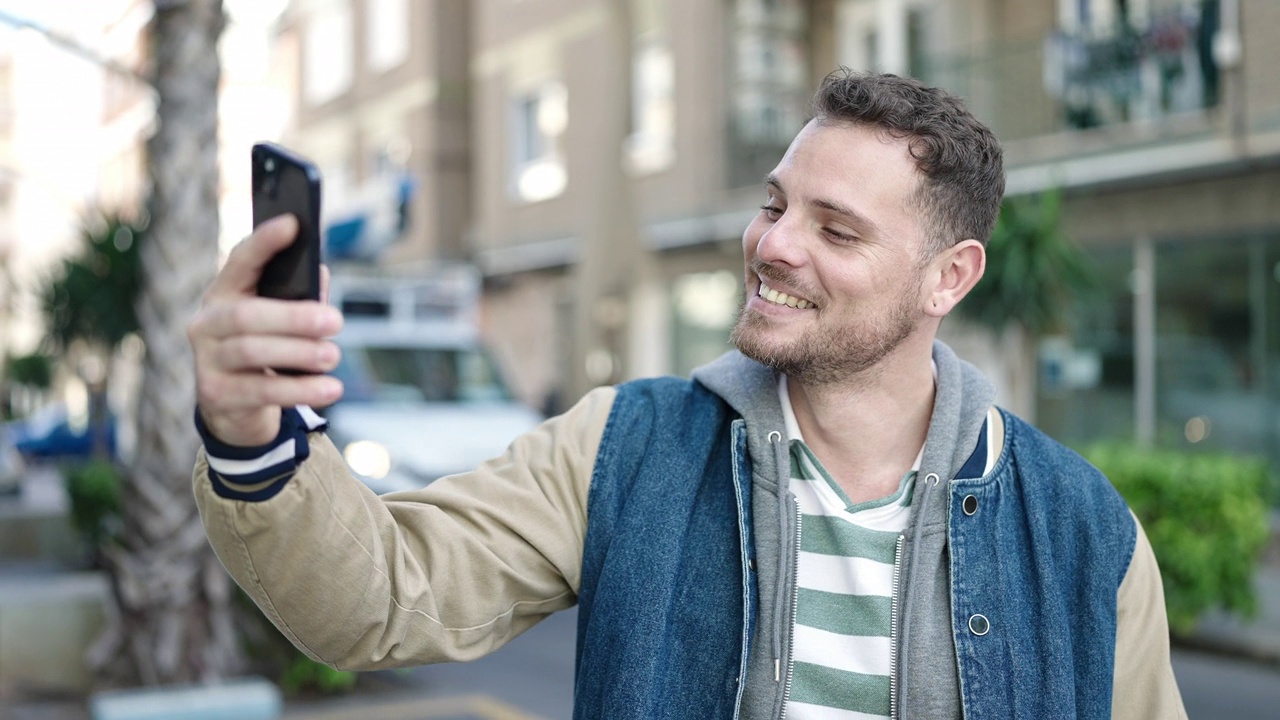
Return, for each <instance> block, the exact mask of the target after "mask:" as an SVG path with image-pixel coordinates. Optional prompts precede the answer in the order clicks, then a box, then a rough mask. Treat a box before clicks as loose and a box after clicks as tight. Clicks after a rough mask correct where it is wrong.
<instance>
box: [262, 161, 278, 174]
mask: <svg viewBox="0 0 1280 720" xmlns="http://www.w3.org/2000/svg"><path fill="white" fill-rule="evenodd" d="M262 169H264V170H266V171H267V172H275V171H276V161H275V160H274V159H272V158H267V159H266V161H264V162H263V163H262Z"/></svg>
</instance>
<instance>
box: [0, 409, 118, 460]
mask: <svg viewBox="0 0 1280 720" xmlns="http://www.w3.org/2000/svg"><path fill="white" fill-rule="evenodd" d="M7 431H8V433H9V435H10V437H11V439H12V441H13V445H14V447H15V448H16V449H17V450H18V452H19V453H20V454H21V455H22V457H24V458H26V459H28V460H62V459H87V458H89V457H91V456H92V455H93V444H94V438H93V434H92V432H91V428H90V425H89V420H88V417H87V415H79V414H74V415H73V414H72V413H69V412H68V410H67V406H66V405H64V404H61V403H59V404H54V405H49V406H48V407H45V408H43V409H41V410H37V411H36V412H34V413H32V414H31V415H28V416H27V417H25V418H22V419H21V420H15V421H14V422H11V423H9V425H8V426H7ZM102 432H104V433H105V439H104V441H105V442H106V449H107V452H108V454H109V455H110V456H111V457H116V420H115V416H114V415H113V414H111V413H110V412H108V414H107V423H106V427H105V429H103V431H102Z"/></svg>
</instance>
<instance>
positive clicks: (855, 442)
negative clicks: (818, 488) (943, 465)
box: [787, 338, 934, 503]
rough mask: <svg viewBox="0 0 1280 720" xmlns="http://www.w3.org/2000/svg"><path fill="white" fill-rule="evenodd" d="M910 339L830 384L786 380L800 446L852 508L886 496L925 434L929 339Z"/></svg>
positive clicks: (929, 402) (930, 386)
mask: <svg viewBox="0 0 1280 720" xmlns="http://www.w3.org/2000/svg"><path fill="white" fill-rule="evenodd" d="M913 340H915V338H913V339H912V340H909V341H907V342H904V343H903V344H902V345H901V346H900V347H898V348H896V349H895V350H894V351H893V352H891V353H890V354H889V355H886V356H885V357H884V358H883V359H882V360H881V362H879V363H877V365H876V366H875V367H872V368H868V369H867V370H865V371H863V372H861V373H859V374H858V375H857V376H856V377H851V378H848V379H846V380H844V381H841V382H838V383H824V384H821V385H815V384H812V383H805V382H804V381H803V380H801V379H799V378H788V379H787V390H788V393H789V395H790V399H791V407H792V410H793V411H794V412H795V416H796V423H797V424H798V425H799V426H800V432H801V433H802V434H803V435H804V439H805V444H807V445H808V446H809V448H810V449H811V450H813V452H814V454H816V455H817V456H818V458H819V459H820V460H821V461H822V464H823V465H824V466H825V467H826V469H827V471H828V472H829V473H831V474H832V476H833V477H834V478H835V480H836V482H837V483H839V485H840V486H841V488H842V489H844V491H845V494H847V495H848V496H849V498H850V499H851V500H852V501H853V502H855V503H858V502H863V501H866V500H874V499H877V498H881V497H884V496H886V495H889V494H892V493H893V492H894V491H895V490H896V489H897V487H898V482H899V481H900V480H901V478H902V476H903V474H905V473H906V472H907V471H908V470H910V469H911V466H912V464H913V463H914V461H915V459H916V456H917V455H918V454H919V452H920V448H921V447H922V446H923V445H924V439H925V436H926V435H927V434H928V432H929V419H930V416H931V415H932V413H933V398H934V379H933V368H932V339H931V338H928V342H925V343H921V342H913Z"/></svg>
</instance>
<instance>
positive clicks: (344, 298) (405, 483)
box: [322, 266, 542, 494]
mask: <svg viewBox="0 0 1280 720" xmlns="http://www.w3.org/2000/svg"><path fill="white" fill-rule="evenodd" d="M479 288H480V279H479V275H478V274H477V273H476V271H475V270H474V269H473V268H470V267H468V266H456V267H449V268H443V269H440V270H438V271H435V272H433V274H432V276H431V277H414V278H389V277H372V276H358V277H357V276H342V275H339V274H337V273H335V276H334V278H333V279H332V281H331V283H330V291H329V298H330V302H331V303H332V304H334V305H335V306H336V307H338V308H339V309H341V310H342V311H343V315H344V318H345V321H344V326H343V330H342V332H341V333H340V334H339V336H338V337H337V338H336V342H337V343H338V345H339V346H340V347H341V348H342V362H341V363H340V364H339V366H338V368H337V369H336V370H334V371H333V375H335V376H336V377H338V378H339V379H341V380H342V381H343V383H344V385H345V391H344V394H343V398H342V399H341V400H340V401H339V402H337V403H335V404H334V405H332V406H330V407H328V408H325V409H323V410H322V413H323V414H324V416H325V417H326V419H328V421H329V436H330V437H331V438H332V439H333V441H334V443H335V444H336V445H337V447H338V449H339V450H341V451H342V453H343V456H344V457H345V458H346V460H347V463H348V465H350V466H351V470H352V472H353V473H355V475H356V476H357V477H359V478H360V479H361V480H363V481H364V482H365V484H367V485H368V486H369V487H370V488H372V489H373V490H374V491H375V492H377V493H379V494H382V493H387V492H393V491H397V490H407V489H413V488H419V487H422V486H423V485H426V484H427V483H429V482H431V481H433V480H435V479H436V478H439V477H442V476H444V475H450V474H453V473H457V472H461V471H464V470H469V469H471V468H474V467H475V466H476V465H479V464H480V463H481V462H483V461H484V460H487V459H489V458H491V457H495V456H497V455H500V454H501V453H502V452H503V451H504V450H506V448H507V445H508V444H510V442H511V440H513V439H514V438H515V437H516V436H517V435H519V434H521V433H523V432H525V431H527V430H530V429H531V428H533V427H534V426H535V425H537V424H538V423H539V422H541V420H542V417H541V416H540V415H539V413H537V412H536V411H534V410H533V409H532V408H530V407H528V406H526V405H524V404H522V403H520V402H518V401H516V400H515V399H514V398H513V397H512V395H511V393H510V392H509V391H508V389H507V386H506V384H505V383H504V382H503V379H502V375H501V372H500V371H499V368H498V367H497V365H496V363H495V362H494V360H493V358H492V356H491V355H490V354H489V353H488V351H487V350H486V348H485V347H484V345H483V344H482V342H481V341H480V333H479V323H478V302H479Z"/></svg>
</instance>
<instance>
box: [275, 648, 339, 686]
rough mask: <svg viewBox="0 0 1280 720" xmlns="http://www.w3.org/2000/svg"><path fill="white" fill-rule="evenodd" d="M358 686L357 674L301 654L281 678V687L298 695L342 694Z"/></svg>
mask: <svg viewBox="0 0 1280 720" xmlns="http://www.w3.org/2000/svg"><path fill="white" fill-rule="evenodd" d="M355 684H356V674H355V673H353V672H350V671H347V670H334V669H333V668H331V667H329V666H328V665H324V664H322V663H318V662H316V661H315V660H312V659H311V658H309V657H307V656H305V655H302V654H299V655H297V657H295V658H294V660H293V662H292V663H290V664H289V667H288V668H286V669H285V671H284V674H283V675H282V676H281V678H280V687H281V688H282V689H283V690H284V691H285V692H287V693H290V694H297V693H301V692H306V691H308V690H314V691H317V692H320V693H324V694H334V693H342V692H347V691H349V690H351V689H352V688H353V687H355Z"/></svg>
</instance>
